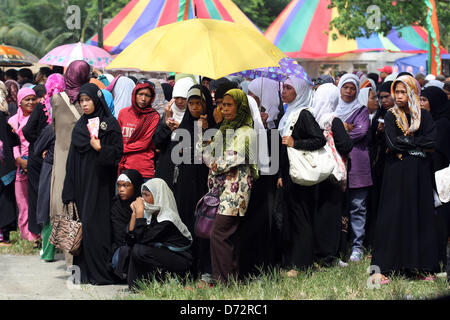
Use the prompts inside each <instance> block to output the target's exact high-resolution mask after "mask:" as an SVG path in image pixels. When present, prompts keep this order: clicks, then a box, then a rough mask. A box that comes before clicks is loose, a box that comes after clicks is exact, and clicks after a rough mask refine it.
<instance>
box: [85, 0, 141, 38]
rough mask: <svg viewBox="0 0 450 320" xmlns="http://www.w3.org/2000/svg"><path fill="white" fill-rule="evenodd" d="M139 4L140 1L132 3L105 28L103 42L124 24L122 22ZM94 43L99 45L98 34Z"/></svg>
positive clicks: (133, 0) (136, 0)
mask: <svg viewBox="0 0 450 320" xmlns="http://www.w3.org/2000/svg"><path fill="white" fill-rule="evenodd" d="M138 2H139V0H132V1H130V2H129V3H128V4H127V5H126V6H125V7H124V8H123V9H122V10H121V11H120V12H119V13H118V14H117V15H116V16H115V17H114V18H113V19H112V20H111V22H110V23H108V24H107V25H106V26H105V27H104V28H103V41H105V40H106V38H108V37H109V35H110V34H111V33H112V32H113V31H114V29H116V27H117V26H118V25H119V24H120V23H121V22H122V20H123V19H124V18H125V17H126V16H127V15H128V14H129V13H130V11H131V10H133V8H134V6H135V5H136V4H137V3H138ZM92 41H95V42H97V43H98V34H96V35H95V36H94V37H93V38H92Z"/></svg>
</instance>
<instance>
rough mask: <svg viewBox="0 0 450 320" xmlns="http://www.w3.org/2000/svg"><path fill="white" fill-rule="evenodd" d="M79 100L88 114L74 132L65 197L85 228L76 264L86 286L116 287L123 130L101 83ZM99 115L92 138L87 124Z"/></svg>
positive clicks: (88, 87)
mask: <svg viewBox="0 0 450 320" xmlns="http://www.w3.org/2000/svg"><path fill="white" fill-rule="evenodd" d="M77 100H78V101H79V102H80V105H81V107H82V108H83V112H84V114H83V116H82V117H81V118H80V119H79V120H78V122H77V123H76V124H75V127H74V129H73V132H72V141H71V144H70V150H69V156H68V158H67V165H66V178H65V180H64V189H63V193H62V200H63V202H64V203H68V202H69V201H74V202H75V204H76V205H77V208H78V211H79V215H80V219H81V222H82V224H83V240H82V247H81V253H80V255H79V256H76V257H74V259H73V260H74V261H73V264H74V265H78V266H79V267H80V269H81V283H91V284H112V283H114V280H113V277H112V272H111V271H112V270H111V269H110V265H111V264H110V261H111V256H112V253H111V225H110V213H111V199H112V198H113V196H114V184H115V181H116V172H117V165H118V162H119V160H120V159H121V157H122V150H123V143H122V132H121V130H120V126H119V123H118V122H117V120H116V119H115V118H114V117H113V115H112V114H111V111H110V110H109V108H108V106H107V105H106V101H105V99H104V98H103V94H102V92H101V90H100V89H99V88H98V87H97V86H96V85H95V84H91V83H88V84H85V85H83V86H82V87H81V88H80V91H79V94H78V98H77ZM96 117H98V118H99V123H100V125H99V133H98V138H96V137H95V136H94V137H92V138H91V135H90V133H89V130H88V128H87V124H88V120H89V119H94V118H96Z"/></svg>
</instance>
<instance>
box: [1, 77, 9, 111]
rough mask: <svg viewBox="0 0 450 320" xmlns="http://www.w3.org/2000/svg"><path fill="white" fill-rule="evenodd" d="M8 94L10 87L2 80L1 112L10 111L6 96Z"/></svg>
mask: <svg viewBox="0 0 450 320" xmlns="http://www.w3.org/2000/svg"><path fill="white" fill-rule="evenodd" d="M7 96H8V89H7V88H6V85H5V84H4V83H3V81H0V112H3V113H8V101H7V100H6V97H7Z"/></svg>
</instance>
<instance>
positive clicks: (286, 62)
mask: <svg viewBox="0 0 450 320" xmlns="http://www.w3.org/2000/svg"><path fill="white" fill-rule="evenodd" d="M233 75H236V76H241V77H244V78H250V79H256V78H260V77H263V78H269V79H272V80H275V81H281V82H283V81H285V80H286V79H287V78H289V77H290V76H294V77H297V78H300V79H303V80H305V81H306V82H308V83H309V84H311V85H313V82H312V81H311V78H310V77H309V76H308V74H307V73H306V71H305V69H303V67H302V66H301V65H299V64H298V62H297V61H296V60H294V59H292V58H283V59H281V60H280V62H279V67H266V68H258V69H254V70H246V71H241V72H237V73H234V74H233Z"/></svg>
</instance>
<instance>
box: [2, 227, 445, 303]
mask: <svg viewBox="0 0 450 320" xmlns="http://www.w3.org/2000/svg"><path fill="white" fill-rule="evenodd" d="M11 243H12V246H10V247H0V255H1V254H13V255H37V254H39V250H38V249H33V243H31V242H28V241H24V240H21V239H20V234H19V233H18V232H13V233H11ZM369 265H370V258H368V257H365V258H364V259H363V260H362V261H361V262H359V263H352V264H350V265H349V266H348V267H346V268H342V267H338V266H336V267H327V268H325V267H319V266H316V267H315V268H313V269H311V270H310V271H308V272H307V273H299V275H298V276H297V277H295V278H288V277H287V276H286V275H285V274H282V272H281V271H280V269H278V268H274V269H273V270H271V271H270V272H264V273H262V274H261V276H260V277H258V278H256V277H254V278H249V279H247V280H246V281H244V282H242V283H239V284H238V283H232V284H230V285H228V286H224V285H217V286H215V287H213V288H208V289H199V288H197V282H193V281H190V280H185V279H179V278H176V277H169V278H168V279H167V280H166V281H164V282H158V281H143V282H142V283H141V284H140V288H139V289H138V290H137V293H136V294H130V295H128V296H127V297H126V299H131V300H144V299H150V300H304V299H305V300H404V299H408V300H409V299H410V300H417V299H432V298H435V297H440V296H444V295H449V294H450V287H449V284H448V283H447V279H446V277H438V278H437V279H436V280H434V281H423V280H411V279H407V278H405V277H401V276H394V277H392V278H390V282H389V283H388V284H386V285H382V286H381V287H380V288H379V289H376V288H368V285H367V280H368V277H369V274H368V272H367V270H368V268H369ZM117 298H119V297H117ZM120 299H123V297H120Z"/></svg>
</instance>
